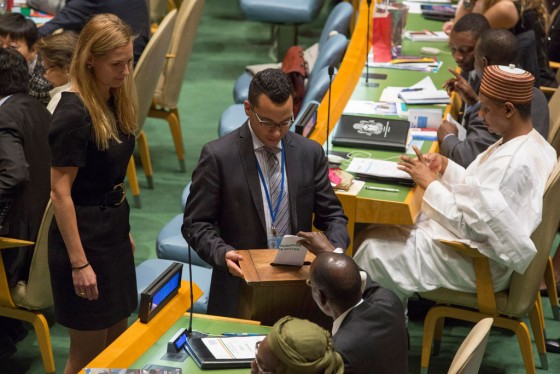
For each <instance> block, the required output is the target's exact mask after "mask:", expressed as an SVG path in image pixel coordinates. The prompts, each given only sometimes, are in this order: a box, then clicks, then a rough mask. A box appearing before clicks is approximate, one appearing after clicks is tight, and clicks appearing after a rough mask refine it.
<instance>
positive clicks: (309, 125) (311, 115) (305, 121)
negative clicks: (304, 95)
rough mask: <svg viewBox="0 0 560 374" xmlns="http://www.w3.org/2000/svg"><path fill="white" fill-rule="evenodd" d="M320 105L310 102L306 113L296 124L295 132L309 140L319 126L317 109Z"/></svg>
mask: <svg viewBox="0 0 560 374" xmlns="http://www.w3.org/2000/svg"><path fill="white" fill-rule="evenodd" d="M318 107H319V104H318V103H317V102H314V101H312V102H310V103H309V104H307V106H306V107H305V111H304V112H303V114H302V115H301V116H299V118H298V119H297V121H296V123H295V124H294V126H295V127H294V131H295V133H296V134H300V135H301V136H304V137H306V138H309V136H310V135H311V133H312V132H313V130H315V125H316V124H317V108H318Z"/></svg>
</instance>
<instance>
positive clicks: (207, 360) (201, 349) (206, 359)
mask: <svg viewBox="0 0 560 374" xmlns="http://www.w3.org/2000/svg"><path fill="white" fill-rule="evenodd" d="M265 337H266V335H248V336H207V337H203V338H188V339H187V343H186V344H185V349H186V350H187V352H188V353H189V354H190V355H191V357H192V358H193V360H194V361H195V362H196V364H197V365H198V367H200V368H201V369H234V368H250V367H251V362H252V361H253V360H254V359H255V345H256V343H257V342H259V341H261V340H263V339H264V338H265Z"/></svg>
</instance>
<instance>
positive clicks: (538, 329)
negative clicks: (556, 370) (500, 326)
mask: <svg viewBox="0 0 560 374" xmlns="http://www.w3.org/2000/svg"><path fill="white" fill-rule="evenodd" d="M539 297H540V295H539ZM529 322H530V323H531V329H532V330H533V337H534V339H535V345H536V346H537V352H539V359H540V361H541V369H543V370H548V358H547V356H546V346H545V343H544V340H545V335H544V321H543V319H542V305H540V306H539V305H538V302H537V303H535V307H533V309H531V311H530V312H529Z"/></svg>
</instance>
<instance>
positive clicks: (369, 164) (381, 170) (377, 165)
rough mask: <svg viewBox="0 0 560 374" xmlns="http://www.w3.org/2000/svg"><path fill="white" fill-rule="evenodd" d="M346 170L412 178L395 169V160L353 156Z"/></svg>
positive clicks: (386, 176)
mask: <svg viewBox="0 0 560 374" xmlns="http://www.w3.org/2000/svg"><path fill="white" fill-rule="evenodd" d="M346 171H348V172H350V173H358V174H366V175H372V176H376V177H385V178H404V179H412V178H411V177H410V175H409V174H408V173H405V172H404V171H402V170H399V169H397V163H396V162H394V161H385V160H374V159H371V158H353V159H352V162H350V165H349V166H348V168H346Z"/></svg>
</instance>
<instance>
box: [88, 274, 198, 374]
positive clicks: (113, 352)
mask: <svg viewBox="0 0 560 374" xmlns="http://www.w3.org/2000/svg"><path fill="white" fill-rule="evenodd" d="M193 285H194V286H195V287H194V290H193V292H194V300H198V298H199V297H200V296H201V295H202V291H201V290H200V288H198V286H197V285H196V284H193ZM189 307H190V287H189V282H187V281H181V288H180V289H179V293H178V294H177V296H175V297H174V298H173V299H172V300H171V301H170V302H169V304H167V305H166V306H165V307H164V308H163V309H162V310H161V311H160V312H159V313H158V315H156V316H155V317H154V318H153V319H152V320H151V321H150V322H149V323H141V322H140V320H137V321H136V322H134V323H133V324H132V325H131V326H130V327H129V328H128V329H127V330H126V331H125V332H124V333H122V335H121V336H119V337H118V338H117V339H116V340H115V341H114V342H113V343H112V344H111V345H109V346H108V347H107V348H106V349H105V350H104V351H103V352H101V353H100V354H99V355H98V356H97V357H96V358H94V359H93V360H92V361H91V362H90V363H88V364H87V365H86V367H91V368H128V367H129V366H130V365H132V364H133V363H134V362H135V361H137V360H138V358H139V357H140V356H142V354H144V352H145V351H146V350H148V348H150V347H151V346H152V345H153V344H154V343H155V342H156V341H157V340H158V339H159V338H160V337H161V336H162V335H163V334H164V333H165V332H166V331H167V330H169V328H170V327H171V326H173V324H174V323H175V322H177V320H178V319H179V317H181V316H182V315H184V314H185V311H186V310H187V309H188V308H189ZM80 373H85V371H84V369H82V370H81V371H80Z"/></svg>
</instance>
